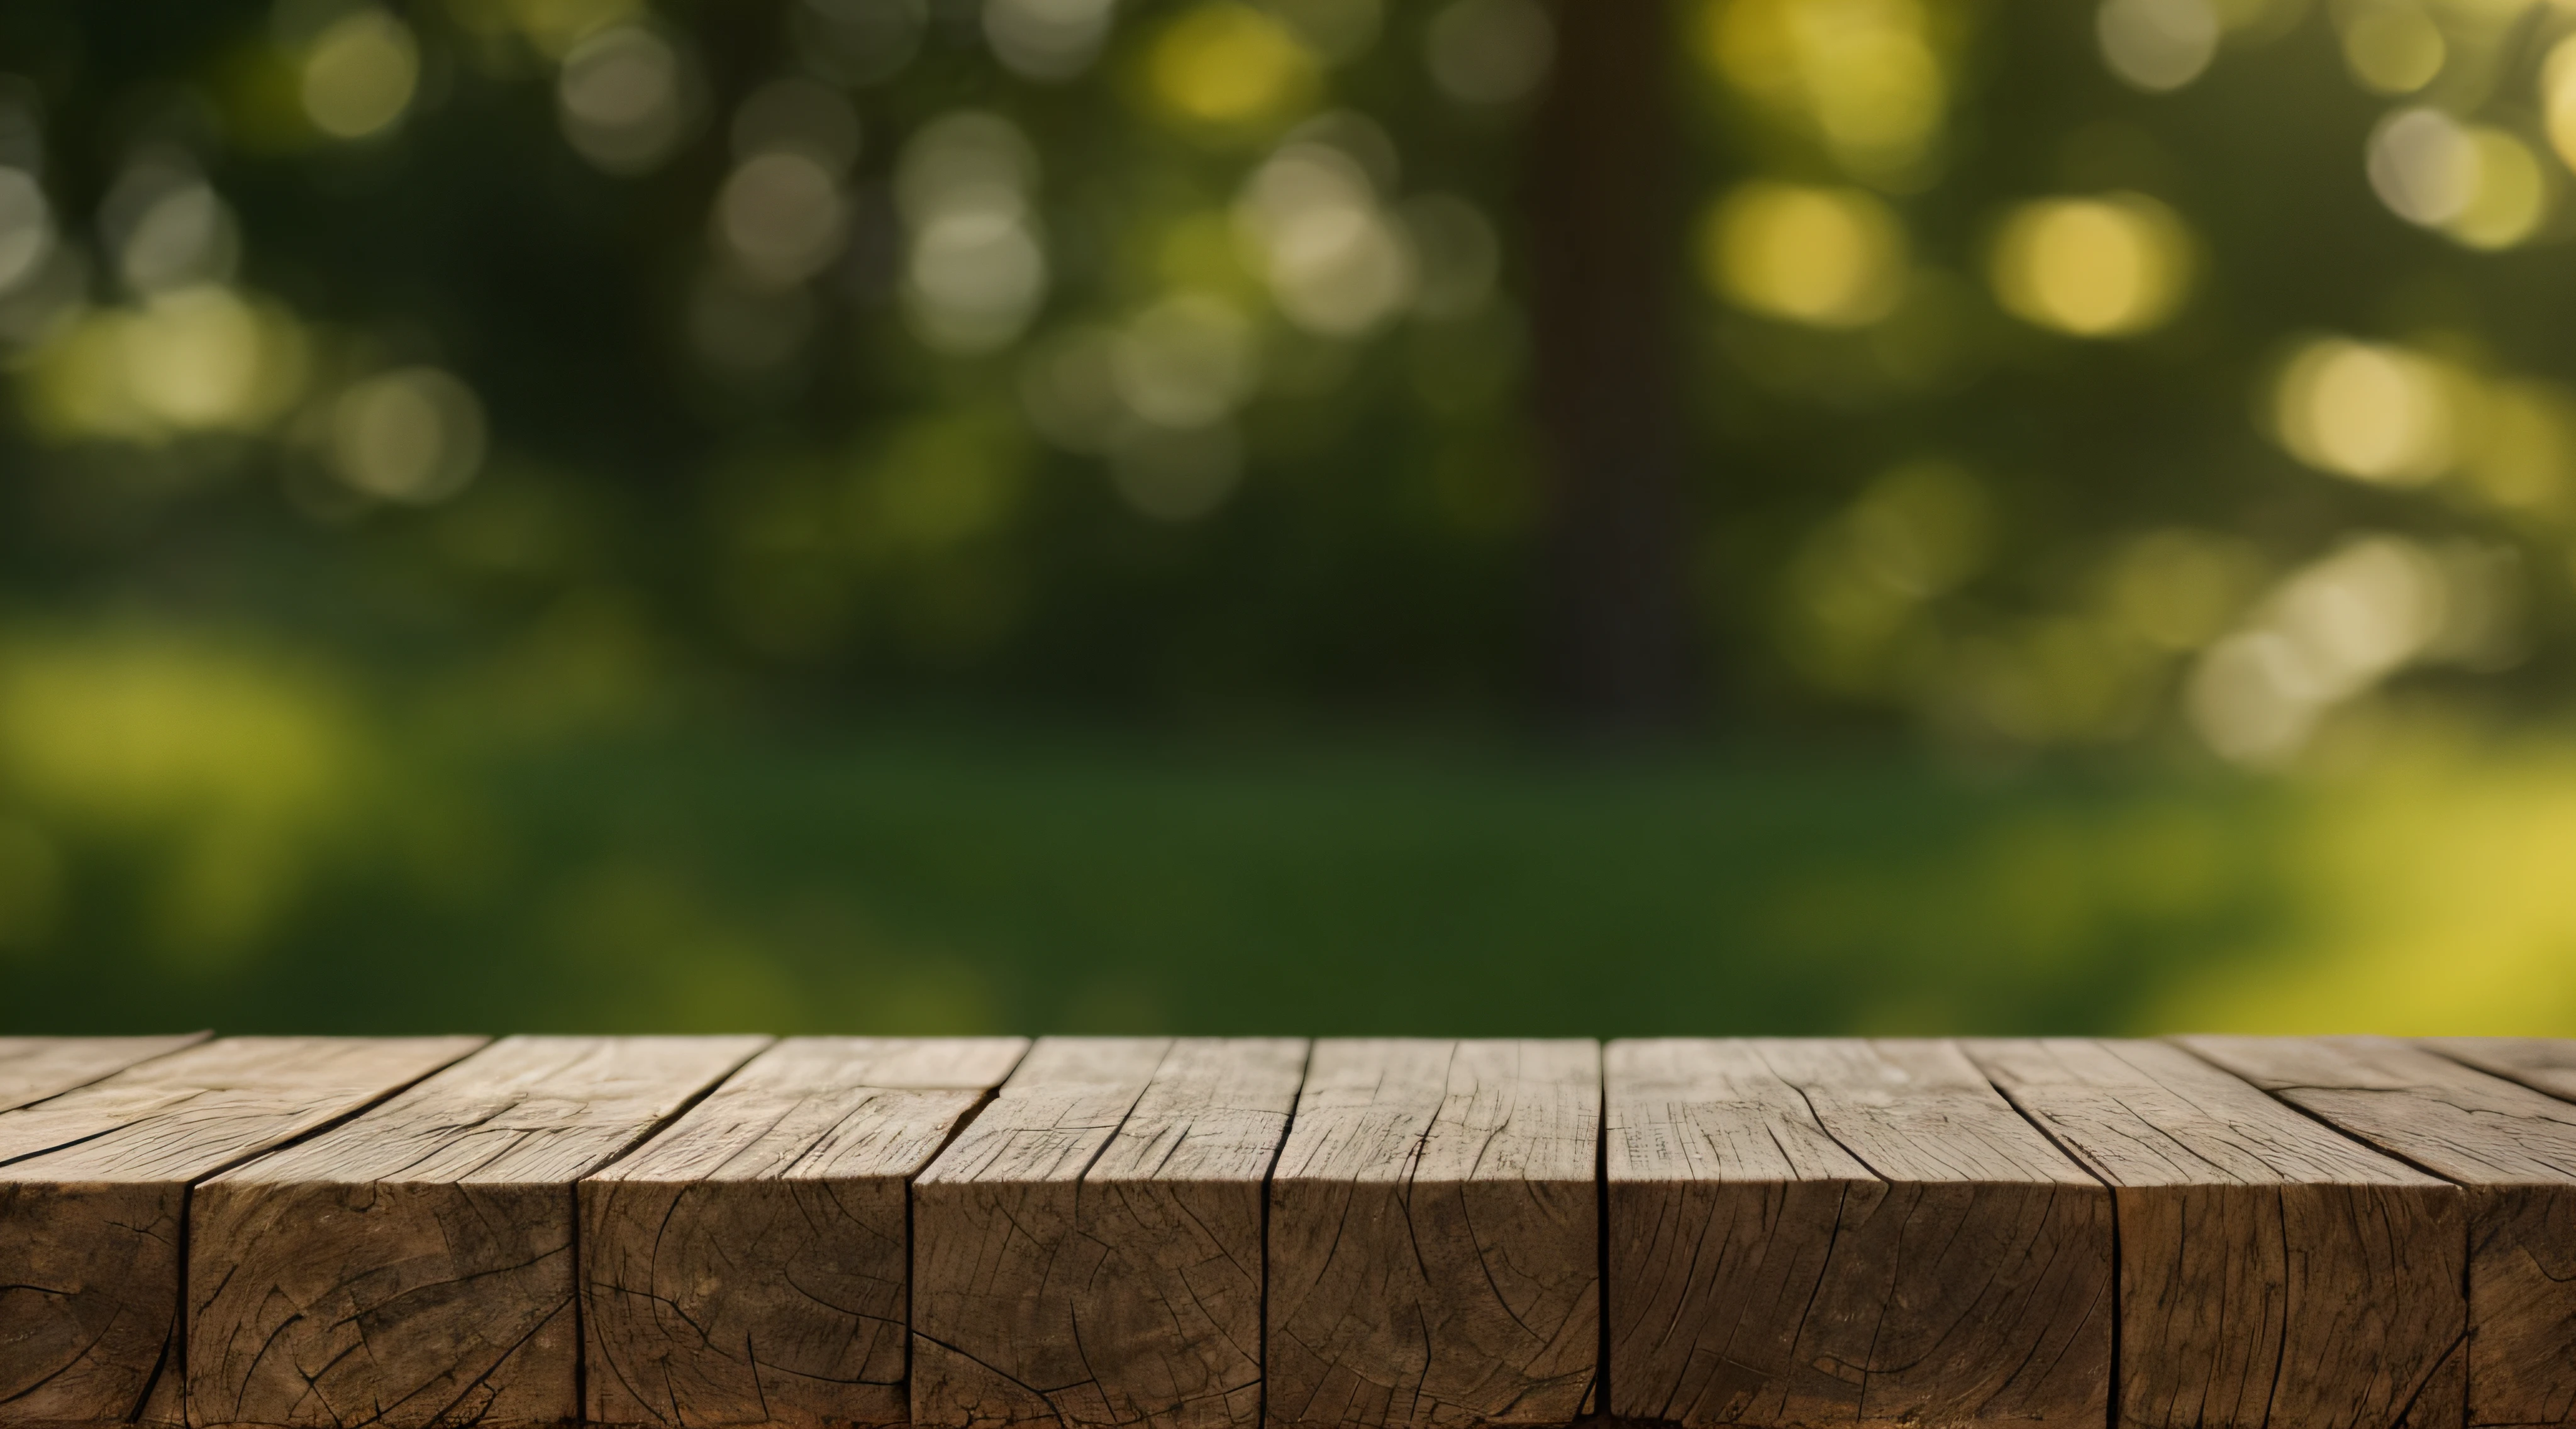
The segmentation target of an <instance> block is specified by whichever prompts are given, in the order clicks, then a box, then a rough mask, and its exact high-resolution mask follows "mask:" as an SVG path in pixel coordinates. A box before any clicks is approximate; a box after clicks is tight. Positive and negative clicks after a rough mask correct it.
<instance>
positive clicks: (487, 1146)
mask: <svg viewBox="0 0 2576 1429" xmlns="http://www.w3.org/2000/svg"><path fill="white" fill-rule="evenodd" d="M766 1041H767V1039H765V1038H756V1037H513V1038H509V1039H506V1040H504V1041H502V1042H499V1043H495V1044H494V1045H493V1046H492V1047H490V1048H489V1049H487V1050H485V1051H483V1052H481V1053H479V1054H477V1055H476V1056H473V1057H470V1058H468V1059H466V1060H465V1061H463V1062H460V1063H458V1064H457V1065H456V1066H454V1067H451V1068H449V1069H448V1070H447V1071H445V1072H442V1073H440V1074H439V1075H438V1076H435V1077H432V1078H430V1079H429V1080H428V1081H426V1082H423V1083H421V1084H420V1085H419V1086H418V1087H415V1088H413V1089H412V1090H411V1091H409V1092H407V1093H405V1094H404V1095H402V1096H400V1097H397V1098H395V1099H394V1100H392V1101H390V1102H388V1103H386V1104H385V1105H384V1106H382V1107H379V1108H377V1109H376V1110H375V1111H373V1112H370V1113H368V1114H367V1115H365V1116H363V1117H360V1118H358V1119H357V1120H355V1121H352V1122H349V1123H348V1124H346V1125H344V1126H341V1127H339V1128H337V1129H335V1130H333V1131H331V1132H328V1133H326V1134H324V1135H322V1136H318V1137H315V1138H314V1139H312V1140H310V1141H307V1142H304V1143H302V1144H301V1145H298V1146H294V1147H290V1148H288V1149H287V1150H284V1151H281V1152H278V1153H275V1154H273V1155H270V1156H266V1157H263V1158H261V1159H260V1160H257V1161H254V1162H252V1163H250V1164H249V1165H246V1166H243V1167H242V1168H240V1169H239V1170H236V1171H232V1172H229V1173H227V1174H225V1175H223V1176H220V1177H217V1178H215V1179H214V1180H212V1181H209V1182H207V1183H206V1184H204V1185H203V1186H201V1187H199V1188H198V1191H197V1196H196V1203H195V1205H194V1207H193V1208H192V1211H191V1214H190V1217H189V1234H188V1260H189V1322H188V1359H187V1380H188V1419H189V1422H190V1423H191V1424H196V1425H214V1424H263V1425H293V1426H305V1429H338V1426H352V1425H362V1424H366V1425H382V1426H385V1429H433V1426H451V1425H464V1424H488V1425H495V1426H509V1425H534V1424H556V1423H561V1422H563V1421H567V1420H571V1419H574V1418H576V1417H578V1415H579V1413H580V1408H581V1399H580V1394H579V1392H578V1380H577V1375H578V1367H579V1358H580V1339H579V1336H578V1335H577V1334H576V1332H575V1313H574V1264H573V1226H574V1216H575V1195H574V1184H575V1183H576V1182H577V1181H578V1180H580V1178H581V1177H583V1176H584V1175H587V1174H588V1173H590V1172H591V1171H593V1170H596V1169H597V1168H598V1167H599V1166H600V1165H601V1164H602V1163H604V1162H606V1161H607V1160H608V1159H609V1158H611V1157H613V1156H616V1155H617V1154H619V1153H620V1152H622V1151H625V1150H626V1149H627V1148H629V1147H631V1146H633V1145H634V1144H635V1143H636V1142H638V1141H640V1140H642V1139H643V1138H644V1137H645V1136H647V1135H649V1134H650V1133H651V1132H652V1131H653V1130H654V1129H655V1128H656V1127H658V1126H659V1125H660V1124H661V1123H662V1122H663V1121H664V1120H666V1119H667V1118H669V1117H670V1116H671V1115H672V1114H673V1113H674V1112H676V1111H678V1110H679V1109H680V1108H681V1107H682V1106H683V1105H684V1104H686V1103H687V1102H688V1101H689V1100H690V1099H691V1098H693V1097H695V1096H696V1095H698V1094H699V1093H700V1092H703V1091H705V1090H706V1089H707V1088H708V1087H710V1086H711V1085H713V1084H714V1083H715V1082H716V1081H717V1080H718V1079H720V1078H722V1077H723V1076H724V1075H725V1074H726V1073H727V1072H730V1071H731V1070H733V1068H735V1067H736V1066H738V1065H740V1064H741V1063H742V1062H743V1061H745V1060H747V1059H748V1058H750V1057H751V1056H752V1055H753V1054H754V1053H756V1052H758V1051H759V1050H760V1049H761V1047H762V1046H763V1045H765V1043H766Z"/></svg>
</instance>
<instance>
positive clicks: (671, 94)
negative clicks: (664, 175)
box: [555, 25, 688, 174]
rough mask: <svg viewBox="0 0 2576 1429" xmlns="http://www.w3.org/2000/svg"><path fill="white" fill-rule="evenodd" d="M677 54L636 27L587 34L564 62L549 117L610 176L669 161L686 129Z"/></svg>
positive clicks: (681, 71)
mask: <svg viewBox="0 0 2576 1429" xmlns="http://www.w3.org/2000/svg"><path fill="white" fill-rule="evenodd" d="M684 78H685V71H684V69H683V67H682V62H681V59H680V54H679V52H678V51H677V50H674V49H673V48H672V47H671V44H670V42H669V41H667V40H665V39H663V38H662V37H661V36H659V35H656V34H654V33H653V32H652V31H650V30H646V29H644V28H642V27H640V26H635V25H620V26H617V27H615V28H612V29H608V30H604V31H602V32H600V33H599V34H596V35H593V36H592V37H590V38H589V39H587V40H584V41H582V43H581V44H580V45H579V46H577V47H575V48H574V50H573V51H572V53H571V54H570V55H567V56H566V57H565V59H564V65H563V73H562V74H561V75H560V76H558V77H557V79H556V81H555V110H556V115H557V118H558V119H559V121H560V122H561V124H562V127H563V135H564V140H565V142H567V143H569V144H571V145H572V147H573V150H574V152H576V153H578V154H580V155H581V156H582V157H583V158H585V159H588V160H589V161H590V162H591V163H592V164H593V165H595V166H597V167H599V168H601V169H604V170H606V171H608V172H610V173H613V174H637V173H643V172H645V171H646V170H649V169H652V168H654V167H655V166H657V165H659V164H660V163H661V162H662V160H663V159H664V158H666V157H668V156H669V154H670V152H671V150H672V148H673V146H675V145H676V144H678V143H679V141H680V138H681V136H682V135H683V134H684V133H685V132H686V130H687V128H688V110H687V100H686V94H685V91H684V87H683V80H684Z"/></svg>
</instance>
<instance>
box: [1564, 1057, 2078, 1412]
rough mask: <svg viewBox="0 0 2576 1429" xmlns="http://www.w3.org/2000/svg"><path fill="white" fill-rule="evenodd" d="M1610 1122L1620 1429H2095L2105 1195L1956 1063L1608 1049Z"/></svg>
mask: <svg viewBox="0 0 2576 1429" xmlns="http://www.w3.org/2000/svg"><path fill="white" fill-rule="evenodd" d="M1609 1115H1610V1128H1609V1135H1608V1139H1607V1142H1606V1144H1605V1149H1604V1160H1605V1163H1606V1168H1607V1172H1608V1177H1609V1185H1608V1194H1607V1200H1608V1221H1609V1243H1608V1251H1609V1254H1608V1260H1609V1267H1610V1294H1611V1322H1610V1323H1611V1333H1610V1356H1611V1372H1610V1389H1611V1409H1612V1412H1613V1413H1614V1414H1616V1415H1620V1416H1633V1417H1639V1418H1655V1419H1667V1420H1675V1421H1679V1422H1682V1423H1685V1424H1744V1425H1821V1424H1838V1425H1900V1424H1951V1425H1967V1424H1986V1423H1999V1422H2005V1421H2045V1422H2049V1423H2068V1424H2086V1423H2097V1424H2098V1423H2100V1422H2102V1420H2103V1418H2104V1416H2105V1414H2106V1413H2107V1410H2108V1405H2109V1383H2110V1377H2111V1346H2112V1319H2113V1313H2112V1304H2111V1292H2112V1286H2113V1277H2112V1240H2113V1226H2112V1208H2111V1202H2110V1195H2109V1193H2108V1191H2107V1190H2106V1189H2105V1188H2104V1187H2103V1186H2102V1185H2101V1184H2100V1183H2099V1182H2098V1181H2096V1180H2094V1179H2093V1177H2091V1176H2090V1175H2088V1174H2087V1173H2086V1172H2085V1171H2084V1170H2083V1169H2082V1168H2080V1167H2078V1166H2077V1165H2075V1164H2074V1163H2073V1162H2072V1161H2069V1160H2068V1159H2067V1158H2066V1157H2065V1156H2064V1155H2063V1154H2061V1153H2060V1152H2059V1151H2058V1150H2057V1149H2056V1148H2055V1147H2053V1146H2052V1145H2050V1144H2049V1142H2048V1141H2047V1139H2046V1138H2045V1137H2043V1136H2041V1135H2040V1134H2039V1133H2038V1132H2037V1131H2036V1130H2034V1129H2033V1128H2032V1127H2031V1126H2030V1124H2029V1123H2028V1122H2026V1121H2024V1120H2023V1119H2022V1117H2021V1116H2020V1115H2019V1114H2018V1113H2016V1112H2015V1111H2014V1110H2013V1109H2012V1107H2011V1106H2009V1105H2007V1104H2006V1103H2005V1102H2004V1100H2003V1099H2002V1098H2001V1097H2000V1096H1998V1095H1997V1094H1996V1093H1995V1091H1994V1089H1993V1088H1992V1087H1991V1086H1989V1085H1988V1084H1987V1082H1986V1080H1985V1078H1984V1076H1983V1075H1982V1074H1980V1073H1979V1072H1978V1071H1977V1069H1976V1068H1975V1067H1974V1066H1973V1065H1971V1064H1970V1063H1969V1062H1968V1060H1967V1058H1966V1057H1965V1056H1964V1055H1962V1054H1961V1053H1960V1052H1959V1050H1958V1049H1957V1048H1956V1047H1954V1046H1951V1045H1949V1044H1947V1043H1937V1042H1909V1041H1882V1042H1861V1041H1812V1042H1791V1041H1771V1040H1760V1041H1709V1040H1676V1041H1652V1042H1619V1043H1613V1044H1612V1046H1611V1049H1610V1110H1609Z"/></svg>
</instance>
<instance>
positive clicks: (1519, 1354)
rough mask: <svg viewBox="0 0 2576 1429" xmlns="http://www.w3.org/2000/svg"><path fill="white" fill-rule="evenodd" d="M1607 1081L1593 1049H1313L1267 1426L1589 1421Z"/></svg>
mask: <svg viewBox="0 0 2576 1429" xmlns="http://www.w3.org/2000/svg"><path fill="white" fill-rule="evenodd" d="M1600 1069H1601V1052H1600V1048H1599V1047H1598V1045H1596V1044H1594V1043H1592V1042H1588V1041H1586V1042H1571V1041H1565V1042H1543V1041H1523V1042H1514V1041H1468V1042H1446V1041H1413V1040H1385V1041H1377V1040H1356V1039H1354V1040H1327V1041H1320V1042H1317V1043H1316V1044H1315V1049H1314V1055H1313V1057H1312V1059H1311V1061H1310V1063H1309V1065H1308V1068H1307V1074H1306V1086H1305V1090H1304V1091H1303V1092H1302V1093H1300V1094H1299V1096H1298V1099H1297V1115H1296V1120H1295V1122H1294V1124H1293V1125H1292V1126H1291V1128H1290V1130H1289V1134H1288V1141H1287V1145H1286V1147H1285V1148H1284V1149H1283V1151H1282V1152H1281V1154H1280V1158H1279V1165H1278V1169H1277V1171H1276V1172H1275V1173H1274V1175H1273V1178H1272V1181H1271V1189H1270V1241H1269V1296H1270V1313H1269V1327H1268V1334H1267V1338H1266V1346H1267V1355H1268V1376H1269V1388H1268V1402H1267V1406H1266V1410H1267V1412H1266V1419H1267V1422H1268V1423H1269V1424H1271V1425H1274V1426H1290V1425H1299V1426H1303V1425H1312V1426H1318V1429H1322V1426H1336V1429H1338V1426H1380V1425H1404V1426H1435V1425H1436V1426H1444V1429H1445V1426H1465V1425H1476V1424H1563V1423H1566V1422H1568V1421H1570V1420H1572V1419H1574V1418H1575V1417H1576V1416H1577V1415H1578V1414H1580V1413H1584V1412H1587V1411H1589V1410H1590V1409H1591V1408H1593V1407H1594V1405H1593V1398H1594V1396H1593V1391H1594V1388H1595V1384H1596V1381H1597V1379H1598V1370H1599V1358H1600V1330H1601V1318H1600V1316H1601V1310H1600V1306H1601V1281H1600V1262H1599V1251H1600V1239H1599V1236H1600V1215H1599V1209H1600V1208H1599V1187H1598V1179H1597V1177H1598V1159H1597V1158H1598V1154H1599V1142H1600V1125H1601V1120H1600V1118H1601V1070H1600Z"/></svg>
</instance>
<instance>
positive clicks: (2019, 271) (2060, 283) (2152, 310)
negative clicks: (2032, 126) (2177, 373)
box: [1992, 193, 2191, 337]
mask: <svg viewBox="0 0 2576 1429" xmlns="http://www.w3.org/2000/svg"><path fill="white" fill-rule="evenodd" d="M2190 252H2191V249H2190V244H2189V242H2188V240H2187V239H2186V238H2185V236H2184V230H2183V226H2182V221H2181V220H2180V219H2178V218H2176V217H2175V216H2174V214H2173V211H2172V210H2171V209H2168V208H2166V207H2165V206H2164V205H2163V204H2160V203H2158V202H2156V201H2155V200H2153V199H2151V198H2147V197H2145V196H2144V195H2140V194H2126V193H2123V194H2110V195H2106V196H2104V197H2101V198H2070V199H2047V200H2042V201H2040V202H2037V203H2029V204H2024V205H2022V206H2021V207H2020V208H2018V209H2016V210H2014V211H2013V213H2012V214H2011V215H2010V216H2009V217H2008V218H2007V219H2006V220H2005V221H2004V225H2003V228H2002V231H2001V233H2000V235H1999V237H1998V239H1997V241H1996V244H1995V250H1994V261H1993V268H1992V277H1993V281H1994V287H1995V296H1996V297H1997V298H1999V299H2000V300H2001V301H2002V303H2003V305H2004V307H2005V308H2006V309H2008V310H2010V311H2011V312H2012V313H2013V314H2014V315H2016V316H2018V317H2020V318H2022V319H2024V320H2025V321H2028V322H2032V323H2036V324H2038V325H2039V326H2041V327H2047V328H2054V329H2056V330H2057V331H2059V332H2064V333H2071V334H2073V335H2075V336H2077V337H2125V336H2128V335H2131V334H2134V333H2140V332H2145V331H2147V330H2149V329H2151V328H2154V327H2156V326H2158V325H2159V324H2161V323H2163V322H2164V321H2165V319H2166V318H2167V317H2169V316H2171V315H2172V313H2173V310H2174V308H2175V306H2176V304H2178V303H2179V302H2180V301H2181V299H2182V295H2183V292H2184V290H2185V288H2186V287H2187V286H2188V283H2189V277H2190V266H2191V260H2190Z"/></svg>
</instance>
